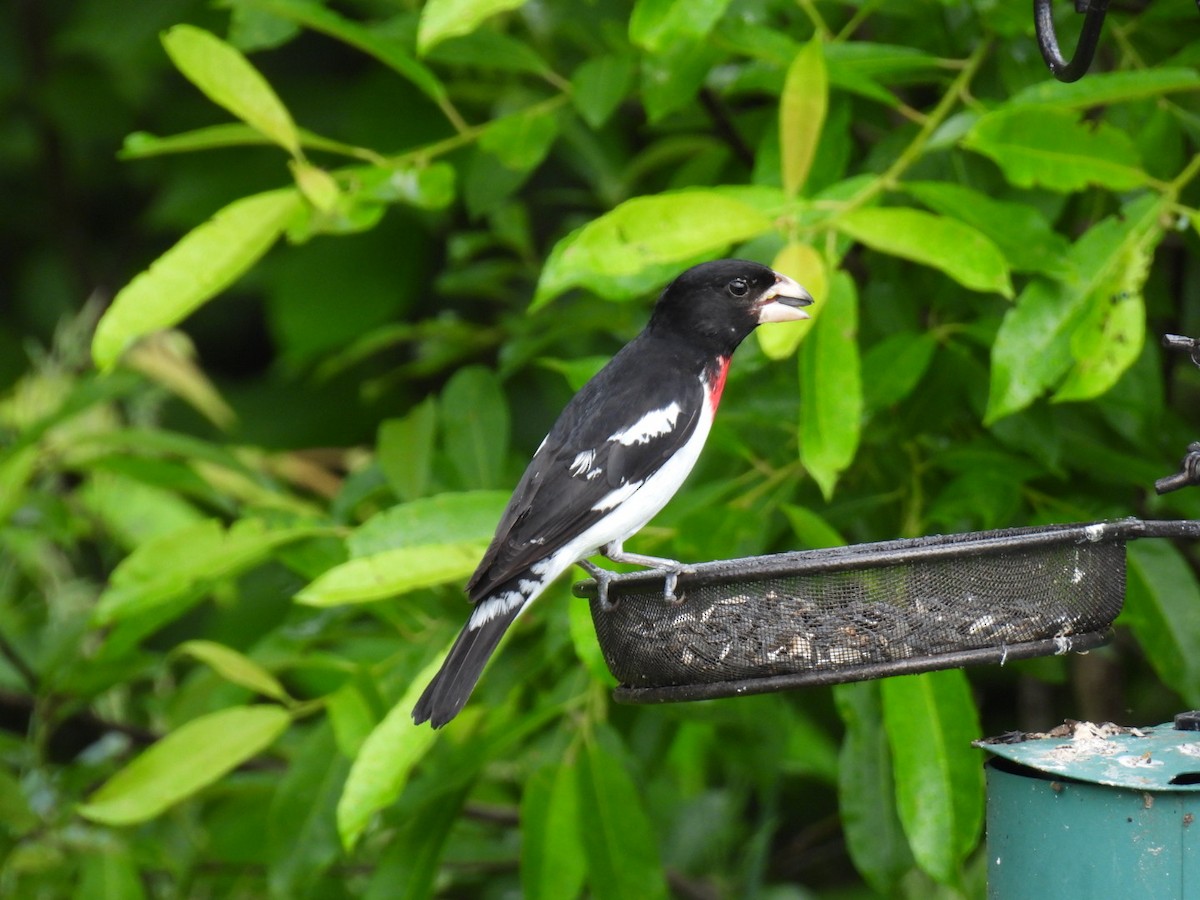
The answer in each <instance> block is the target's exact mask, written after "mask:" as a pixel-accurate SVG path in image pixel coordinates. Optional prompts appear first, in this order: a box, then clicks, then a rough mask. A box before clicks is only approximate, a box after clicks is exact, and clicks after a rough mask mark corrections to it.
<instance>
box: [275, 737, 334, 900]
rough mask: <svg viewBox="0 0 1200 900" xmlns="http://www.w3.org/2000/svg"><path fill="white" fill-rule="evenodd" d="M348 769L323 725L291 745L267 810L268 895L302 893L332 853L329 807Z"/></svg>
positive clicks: (328, 863) (326, 865) (330, 860)
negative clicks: (288, 759)
mask: <svg viewBox="0 0 1200 900" xmlns="http://www.w3.org/2000/svg"><path fill="white" fill-rule="evenodd" d="M349 771H350V761H349V760H348V759H346V758H345V757H344V756H341V755H340V754H339V753H338V752H337V747H336V746H335V745H334V741H333V735H332V732H331V729H330V727H329V726H328V725H327V724H324V723H322V724H319V725H317V726H316V728H314V729H313V730H312V731H311V732H310V733H309V734H308V735H306V736H305V738H304V740H303V742H302V743H300V745H299V746H298V747H297V751H296V754H295V755H294V756H293V757H292V760H291V764H290V765H289V766H288V769H287V771H286V772H285V773H284V774H283V777H282V778H280V779H279V782H278V786H277V787H276V788H275V791H274V793H273V794H272V797H271V805H270V808H269V810H268V812H267V833H266V849H267V854H268V859H269V860H270V867H269V869H268V879H269V884H270V886H271V892H272V896H275V897H296V896H303V895H304V893H305V890H306V889H307V887H308V886H309V885H312V884H313V883H315V882H316V880H317V877H318V876H319V875H320V873H322V872H324V871H325V870H327V869H328V868H329V867H330V866H331V865H332V864H333V862H334V861H335V860H336V859H337V858H338V854H339V852H340V850H341V847H340V845H339V843H338V835H337V822H336V819H335V811H336V809H337V801H338V797H339V796H341V792H342V785H343V784H345V781H346V775H347V773H348V772H349Z"/></svg>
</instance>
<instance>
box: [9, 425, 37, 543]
mask: <svg viewBox="0 0 1200 900" xmlns="http://www.w3.org/2000/svg"><path fill="white" fill-rule="evenodd" d="M39 455H40V453H39V449H38V445H37V444H28V445H26V446H24V447H18V448H16V449H14V450H9V451H8V452H7V453H4V454H3V455H0V524H4V523H6V522H7V521H8V520H9V518H10V517H11V516H12V514H13V513H14V512H16V511H17V509H18V508H19V507H20V505H21V501H22V500H23V499H24V497H25V487H26V485H27V484H28V483H29V479H30V478H31V477H32V476H33V472H34V469H35V468H36V467H37V462H38V457H39Z"/></svg>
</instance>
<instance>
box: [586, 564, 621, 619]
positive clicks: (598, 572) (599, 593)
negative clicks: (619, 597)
mask: <svg viewBox="0 0 1200 900" xmlns="http://www.w3.org/2000/svg"><path fill="white" fill-rule="evenodd" d="M579 566H580V568H582V569H583V570H584V571H585V572H587V573H588V575H590V576H591V577H592V580H593V581H595V582H596V600H597V601H598V602H599V603H600V609H601V611H602V612H612V611H613V610H614V609H616V608H617V605H618V604H617V602H616V601H615V600H609V599H608V585H609V583H610V582H612V579H613V573H612V572H610V571H608V570H607V569H602V568H600V567H599V566H597V565H593V564H592V563H590V562H588V561H587V560H584V559H581V560H580V561H579Z"/></svg>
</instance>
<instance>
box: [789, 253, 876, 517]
mask: <svg viewBox="0 0 1200 900" xmlns="http://www.w3.org/2000/svg"><path fill="white" fill-rule="evenodd" d="M857 336H858V294H857V292H856V290H855V288H854V282H853V281H852V280H851V279H850V276H848V275H846V274H845V273H844V272H839V273H838V274H837V275H835V276H834V278H833V281H832V284H831V285H830V290H829V296H828V297H827V298H826V300H825V308H824V310H822V312H821V317H820V319H819V320H818V321H817V326H816V328H815V329H814V331H813V333H812V335H810V336H809V338H808V340H806V341H805V342H804V344H803V345H802V347H801V348H800V355H799V361H800V363H799V366H800V459H801V461H802V462H803V463H804V467H805V468H806V469H807V470H808V473H809V475H811V476H812V478H813V480H814V481H816V482H817V485H818V486H819V487H820V488H821V493H822V494H824V495H825V497H826V499H828V498H829V497H831V496H833V489H834V486H835V485H836V484H837V479H838V475H839V474H841V472H842V471H844V470H845V469H846V467H847V466H849V465H850V463H851V462H852V461H853V460H854V454H855V453H856V452H857V450H858V441H859V437H860V435H861V432H862V408H863V400H862V375H861V362H860V360H859V354H858V343H857Z"/></svg>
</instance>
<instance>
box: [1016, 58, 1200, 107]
mask: <svg viewBox="0 0 1200 900" xmlns="http://www.w3.org/2000/svg"><path fill="white" fill-rule="evenodd" d="M1198 90H1200V72H1197V71H1196V70H1195V69H1183V68H1169V67H1168V68H1163V67H1157V66H1156V67H1154V68H1147V69H1138V70H1136V71H1128V72H1093V73H1091V74H1089V75H1088V77H1087V78H1081V79H1079V80H1078V81H1073V82H1070V83H1064V82H1061V81H1053V80H1051V79H1048V78H1047V79H1042V80H1040V81H1036V82H1034V83H1033V84H1031V85H1029V86H1028V87H1025V88H1022V89H1021V90H1019V91H1017V93H1016V94H1014V95H1013V97H1012V99H1010V100H1009V101H1008V104H1007V106H1017V105H1024V104H1045V105H1047V106H1057V107H1061V108H1069V109H1088V108H1090V107H1093V106H1110V105H1112V104H1114V103H1124V102H1128V101H1131V100H1144V99H1146V98H1147V97H1161V96H1163V95H1164V94H1171V93H1175V92H1177V91H1198Z"/></svg>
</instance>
